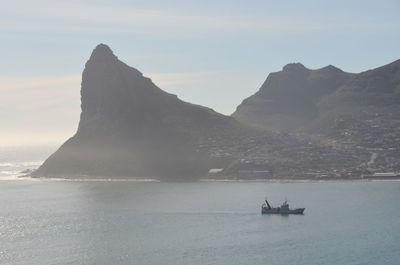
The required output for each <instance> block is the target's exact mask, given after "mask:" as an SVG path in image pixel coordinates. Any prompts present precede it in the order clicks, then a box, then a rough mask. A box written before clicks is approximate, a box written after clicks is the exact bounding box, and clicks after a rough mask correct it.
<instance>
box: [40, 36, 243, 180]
mask: <svg viewBox="0 0 400 265" xmlns="http://www.w3.org/2000/svg"><path fill="white" fill-rule="evenodd" d="M81 108H82V113H81V117H80V122H79V127H78V130H77V132H76V134H75V135H74V136H73V137H71V138H70V139H69V140H67V141H66V142H65V143H64V144H63V145H62V146H61V147H60V148H59V149H58V150H57V151H56V152H55V153H54V154H53V155H51V156H50V157H49V158H48V159H47V160H46V161H45V162H44V163H43V165H42V166H41V167H40V168H39V169H38V170H37V171H36V172H35V173H34V174H33V175H34V176H47V177H80V176H92V177H104V176H106V177H116V178H117V177H124V178H131V177H138V178H143V177H151V178H158V179H168V180H170V179H195V178H197V177H198V176H204V175H205V174H206V173H207V172H208V170H209V168H210V167H213V166H214V164H215V163H216V162H218V161H215V160H211V159H209V158H208V156H207V154H205V153H204V152H203V151H201V150H199V149H198V143H199V139H200V135H205V134H210V135H212V134H215V133H220V132H222V131H231V130H236V129H238V128H240V125H239V124H238V122H236V121H235V120H234V119H233V118H231V117H228V116H224V115H222V114H219V113H216V112H215V111H213V110H211V109H209V108H205V107H201V106H197V105H193V104H189V103H186V102H184V101H181V100H180V99H178V98H177V97H176V96H175V95H172V94H168V93H166V92H164V91H163V90H161V89H159V88H158V87H157V86H156V85H154V84H153V82H152V81H151V80H150V79H149V78H146V77H143V75H142V74H141V73H140V72H139V71H137V70H136V69H134V68H132V67H129V66H128V65H126V64H125V63H123V62H121V61H119V60H118V58H117V57H116V56H115V55H114V54H113V52H112V51H111V49H110V48H109V47H108V46H106V45H104V44H100V45H98V46H97V47H96V48H95V49H94V51H93V53H92V55H91V56H90V59H89V61H88V62H87V63H86V67H85V69H84V71H83V75H82V87H81Z"/></svg>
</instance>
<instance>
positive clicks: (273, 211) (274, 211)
mask: <svg viewBox="0 0 400 265" xmlns="http://www.w3.org/2000/svg"><path fill="white" fill-rule="evenodd" d="M304 210H305V208H297V209H289V210H283V209H279V208H272V209H268V208H263V207H262V208H261V213H262V214H303V212H304Z"/></svg>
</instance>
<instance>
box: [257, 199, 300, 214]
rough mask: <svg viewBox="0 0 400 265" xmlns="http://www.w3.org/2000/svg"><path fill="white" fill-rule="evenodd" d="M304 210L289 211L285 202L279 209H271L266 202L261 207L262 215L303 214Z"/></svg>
mask: <svg viewBox="0 0 400 265" xmlns="http://www.w3.org/2000/svg"><path fill="white" fill-rule="evenodd" d="M305 209H306V208H295V209H290V208H289V204H288V203H287V200H285V201H284V202H283V203H282V205H281V206H280V207H271V205H270V204H269V203H268V201H267V200H265V203H263V205H261V213H262V214H303V212H304V210H305Z"/></svg>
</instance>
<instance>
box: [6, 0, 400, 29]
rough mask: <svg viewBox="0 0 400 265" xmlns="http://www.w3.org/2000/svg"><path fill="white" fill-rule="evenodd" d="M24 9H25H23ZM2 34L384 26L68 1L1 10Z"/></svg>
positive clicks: (15, 3)
mask: <svg viewBox="0 0 400 265" xmlns="http://www.w3.org/2000/svg"><path fill="white" fill-rule="evenodd" d="M21 7H23V8H21ZM0 15H2V18H1V19H0V21H2V23H0V28H1V29H2V30H8V31H12V30H22V31H24V30H28V31H40V32H42V31H51V32H54V31H56V32H60V31H74V32H76V31H77V32H112V33H116V32H124V33H144V34H162V35H170V34H176V33H179V34H185V35H187V34H189V35H192V36H195V35H196V34H198V33H199V32H200V33H201V32H203V33H221V32H224V33H237V32H240V33H241V34H249V33H273V32H315V31H335V30H345V31H349V30H352V31H353V30H360V29H364V30H367V29H372V28H373V29H377V28H383V27H396V28H398V25H390V24H385V23H359V22H356V21H352V20H351V19H350V21H348V19H347V20H343V18H342V19H340V18H330V20H329V19H327V18H326V17H325V16H324V17H315V16H313V17H304V16H303V17H294V16H288V15H286V16H285V15H284V14H281V15H280V16H277V15H274V14H272V13H268V14H266V15H265V16H254V15H250V14H239V13H236V14H229V15H218V16H217V15H207V14H201V13H195V12H193V11H189V10H186V11H185V12H172V11H166V10H160V9H144V8H136V7H129V6H124V7H121V6H117V5H110V4H108V5H105V4H98V3H96V4H89V3H78V2H70V1H68V2H67V1H43V0H41V1H40V0H38V1H12V2H9V3H7V4H5V5H3V6H2V8H1V10H0Z"/></svg>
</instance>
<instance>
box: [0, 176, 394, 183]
mask: <svg viewBox="0 0 400 265" xmlns="http://www.w3.org/2000/svg"><path fill="white" fill-rule="evenodd" d="M2 180H3V181H4V180H31V181H66V182H138V183H160V182H166V183H168V182H175V183H179V182H182V183H185V182H198V183H200V182H226V183H228V182H229V183H234V182H271V183H311V182H338V181H342V182H345V181H360V182H370V181H371V182H372V181H393V182H397V181H400V177H391V178H384V177H369V178H267V179H237V178H200V179H198V180H194V181H190V180H189V181H173V180H172V181H161V180H158V179H154V178H110V177H99V178H91V177H87V176H86V177H82V178H77V177H76V178H62V177H54V178H52V177H31V176H29V175H15V176H7V177H0V181H2Z"/></svg>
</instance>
